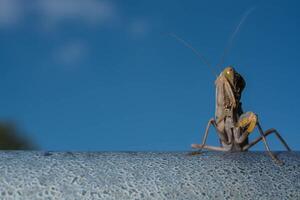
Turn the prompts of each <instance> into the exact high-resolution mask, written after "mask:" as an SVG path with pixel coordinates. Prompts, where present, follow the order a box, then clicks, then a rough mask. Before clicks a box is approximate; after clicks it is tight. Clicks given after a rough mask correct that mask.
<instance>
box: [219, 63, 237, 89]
mask: <svg viewBox="0 0 300 200" xmlns="http://www.w3.org/2000/svg"><path fill="white" fill-rule="evenodd" d="M222 73H223V75H224V76H225V77H226V79H227V80H228V81H229V82H230V84H231V85H234V81H235V73H236V71H235V70H234V68H233V67H231V66H228V67H226V68H225V69H224V70H223V72H222Z"/></svg>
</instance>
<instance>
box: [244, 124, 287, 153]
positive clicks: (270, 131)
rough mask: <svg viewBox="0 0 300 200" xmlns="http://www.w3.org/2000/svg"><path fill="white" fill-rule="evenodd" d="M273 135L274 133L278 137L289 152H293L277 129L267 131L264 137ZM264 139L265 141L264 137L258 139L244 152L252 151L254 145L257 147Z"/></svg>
mask: <svg viewBox="0 0 300 200" xmlns="http://www.w3.org/2000/svg"><path fill="white" fill-rule="evenodd" d="M271 133H274V134H275V135H276V137H277V138H278V139H279V141H280V142H281V143H282V144H283V146H284V147H285V148H286V150H287V151H292V150H291V148H290V147H289V146H288V144H287V143H286V142H285V140H284V139H283V138H282V137H281V135H280V134H279V132H278V131H277V130H276V129H274V128H271V129H268V130H266V131H265V132H264V136H265V137H267V136H268V135H270V134H271ZM262 139H263V138H262V136H260V137H258V138H256V139H255V140H253V141H252V142H250V143H249V144H248V145H246V146H244V148H243V150H248V149H250V148H251V147H253V146H254V145H256V144H257V143H258V142H260V141H261V140H262Z"/></svg>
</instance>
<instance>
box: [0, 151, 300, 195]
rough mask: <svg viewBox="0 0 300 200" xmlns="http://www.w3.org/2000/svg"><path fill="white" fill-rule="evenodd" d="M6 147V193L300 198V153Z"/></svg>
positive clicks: (0, 180) (2, 175)
mask: <svg viewBox="0 0 300 200" xmlns="http://www.w3.org/2000/svg"><path fill="white" fill-rule="evenodd" d="M277 154H278V156H279V158H280V159H281V160H283V161H284V162H285V165H283V166H279V165H276V164H275V163H274V162H272V160H271V158H270V157H269V156H268V155H267V154H266V153H264V152H248V153H214V152H205V153H204V154H202V155H198V156H188V155H187V153H184V152H179V153H176V152H175V153H174V152H172V153H159V152H156V153H151V152H114V153H110V152H99V153H89V152H81V153H70V152H69V153H68V152H22V151H15V152H14V151H10V152H7V151H6V152H4V151H0V199H272V200H276V199H300V152H292V153H287V152H278V153H277Z"/></svg>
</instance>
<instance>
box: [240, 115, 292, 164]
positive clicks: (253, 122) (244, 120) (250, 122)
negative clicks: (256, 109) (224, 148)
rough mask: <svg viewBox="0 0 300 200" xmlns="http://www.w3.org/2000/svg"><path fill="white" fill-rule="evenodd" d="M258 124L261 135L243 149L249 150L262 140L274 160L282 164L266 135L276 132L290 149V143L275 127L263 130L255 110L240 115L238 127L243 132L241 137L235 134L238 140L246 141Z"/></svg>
mask: <svg viewBox="0 0 300 200" xmlns="http://www.w3.org/2000/svg"><path fill="white" fill-rule="evenodd" d="M256 126H257V128H258V131H259V133H260V135H261V136H260V137H259V138H258V139H256V140H254V141H253V142H251V143H250V144H247V145H245V146H244V147H243V149H242V150H243V151H247V150H248V149H249V148H250V147H252V146H254V145H255V144H256V143H258V142H259V141H261V140H262V141H263V143H264V145H265V148H266V150H267V152H268V154H269V155H270V157H271V158H272V159H273V160H275V161H276V162H277V163H279V164H282V162H281V161H280V160H279V159H278V158H277V157H276V156H275V155H274V154H273V153H272V152H271V150H270V147H269V145H268V142H267V139H266V136H267V134H266V133H268V134H270V133H272V132H275V134H276V136H277V137H278V138H279V140H280V141H281V142H282V143H283V145H284V146H285V147H286V148H287V149H288V150H290V148H289V147H288V145H287V144H286V142H285V141H284V140H283V139H282V137H281V136H280V135H279V133H278V132H277V131H276V130H275V129H273V130H271V131H270V130H268V132H265V133H264V131H263V130H262V128H261V126H260V124H259V122H258V119H257V115H255V114H254V113H253V112H247V113H245V114H243V115H242V116H241V117H240V119H239V121H238V128H239V129H240V130H243V134H242V135H240V137H237V136H236V135H235V140H236V142H238V143H242V142H244V141H245V140H246V139H247V138H248V136H249V134H250V133H251V132H252V131H253V130H254V128H255V127H256ZM274 130H275V131H274Z"/></svg>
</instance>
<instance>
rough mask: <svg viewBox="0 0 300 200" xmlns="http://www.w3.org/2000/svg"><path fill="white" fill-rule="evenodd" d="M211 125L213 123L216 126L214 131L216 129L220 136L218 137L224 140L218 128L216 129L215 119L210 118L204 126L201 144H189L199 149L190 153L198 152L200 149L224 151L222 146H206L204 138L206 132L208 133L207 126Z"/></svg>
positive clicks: (195, 153) (205, 138)
mask: <svg viewBox="0 0 300 200" xmlns="http://www.w3.org/2000/svg"><path fill="white" fill-rule="evenodd" d="M211 125H213V126H214V127H215V128H216V131H217V133H218V135H219V136H220V139H221V140H224V141H225V140H226V138H225V137H224V135H223V134H221V133H220V132H219V130H218V129H217V124H216V121H215V119H214V118H212V119H210V120H209V121H208V124H207V126H206V130H205V133H204V136H203V139H202V144H192V145H191V146H192V148H195V149H199V150H198V151H197V152H192V153H191V155H197V154H200V153H201V151H202V149H207V150H213V151H226V149H224V148H223V147H214V146H207V145H206V140H207V137H208V133H209V128H210V126H211Z"/></svg>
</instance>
